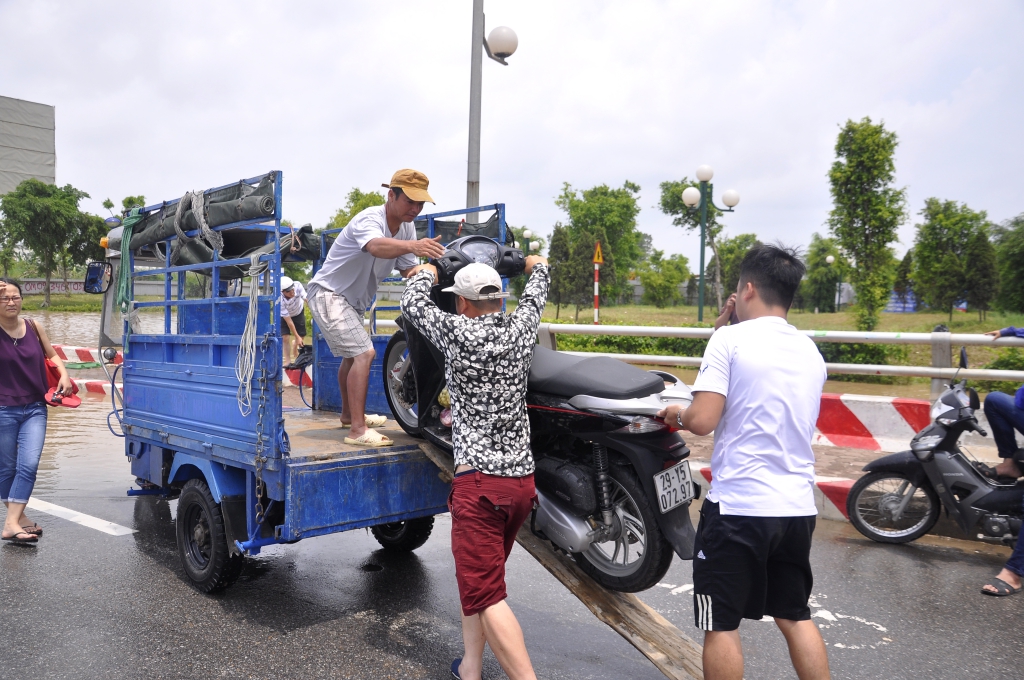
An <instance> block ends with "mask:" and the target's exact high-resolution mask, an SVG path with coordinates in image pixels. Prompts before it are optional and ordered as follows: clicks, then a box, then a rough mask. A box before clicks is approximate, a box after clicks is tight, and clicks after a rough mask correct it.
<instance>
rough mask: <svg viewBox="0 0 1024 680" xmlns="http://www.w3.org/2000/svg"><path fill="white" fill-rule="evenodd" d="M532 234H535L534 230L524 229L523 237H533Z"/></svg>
mask: <svg viewBox="0 0 1024 680" xmlns="http://www.w3.org/2000/svg"><path fill="white" fill-rule="evenodd" d="M532 236H533V232H532V231H530V230H529V229H524V230H523V238H531V237H532Z"/></svg>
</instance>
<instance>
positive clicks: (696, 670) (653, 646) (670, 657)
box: [420, 442, 704, 680]
mask: <svg viewBox="0 0 1024 680" xmlns="http://www.w3.org/2000/svg"><path fill="white" fill-rule="evenodd" d="M420 449H421V450H422V451H423V453H425V454H426V455H427V457H428V458H430V460H431V461H433V462H434V464H435V465H437V466H438V467H439V468H440V469H441V473H440V476H441V479H443V480H445V481H451V480H452V478H453V474H454V469H455V462H454V460H453V459H452V456H451V455H450V454H448V453H447V452H445V451H442V450H441V449H439V448H437V447H436V446H433V445H432V444H428V443H426V442H421V443H420ZM516 542H517V543H519V545H521V546H522V547H523V548H524V549H525V550H526V551H527V552H528V553H530V554H531V555H533V557H534V559H536V560H537V561H538V562H540V563H541V564H542V565H543V566H544V568H545V569H547V570H548V572H549V573H550V574H551V575H552V576H554V577H555V578H556V579H558V580H559V581H560V582H561V583H562V585H564V586H565V587H566V588H568V589H569V592H571V593H572V594H573V595H575V596H576V597H577V598H579V600H580V602H582V603H583V604H584V605H586V606H587V609H589V610H590V611H591V612H593V613H594V616H596V617H597V618H598V619H600V620H601V621H602V622H603V623H605V624H607V625H608V626H609V627H610V628H611V629H612V630H614V631H615V632H616V633H618V634H619V635H621V636H622V637H623V638H625V639H626V641H627V642H629V643H630V644H631V645H633V646H634V647H636V648H637V649H638V650H639V651H640V653H641V654H643V655H644V656H646V657H647V658H648V659H650V660H651V663H653V664H654V665H655V666H656V667H657V668H658V670H660V671H661V672H662V673H664V674H665V677H667V678H671V679H672V680H703V678H704V671H703V668H702V663H701V654H702V649H701V646H700V645H699V644H697V643H696V642H694V641H693V640H692V639H690V638H689V637H688V636H686V635H685V634H683V632H682V631H681V630H679V629H678V628H676V627H675V626H674V625H673V624H672V623H671V622H670V621H669V620H668V619H666V618H665V617H664V616H662V615H661V614H659V613H658V612H656V611H654V610H653V609H651V608H650V607H649V606H647V604H645V603H644V602H643V600H641V599H640V598H639V597H637V596H636V595H634V594H632V593H616V592H613V591H610V590H607V589H606V588H604V587H602V586H601V585H599V584H598V583H597V582H596V581H594V580H593V579H592V578H590V577H589V576H587V575H586V574H585V573H584V572H583V570H582V569H580V568H579V566H578V565H577V564H576V562H574V561H573V560H572V558H570V557H569V556H567V555H564V554H562V553H560V552H556V551H555V550H554V549H553V548H552V546H551V544H550V543H548V542H547V541H542V540H541V539H539V538H537V537H536V536H534V535H533V534H532V533H531V532H530V529H529V527H526V526H524V527H523V528H522V529H520V530H519V535H518V536H517V537H516Z"/></svg>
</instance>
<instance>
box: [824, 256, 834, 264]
mask: <svg viewBox="0 0 1024 680" xmlns="http://www.w3.org/2000/svg"><path fill="white" fill-rule="evenodd" d="M835 261H836V257H835V255H829V256H828V257H826V258H825V263H826V264H832V263H833V262H835Z"/></svg>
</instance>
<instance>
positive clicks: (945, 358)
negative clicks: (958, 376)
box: [930, 324, 953, 401]
mask: <svg viewBox="0 0 1024 680" xmlns="http://www.w3.org/2000/svg"><path fill="white" fill-rule="evenodd" d="M952 357H953V348H952V347H951V345H950V332H949V329H948V328H946V327H945V326H944V325H942V324H940V325H938V326H936V327H935V331H934V332H933V333H932V368H952V366H953V359H952ZM948 383H949V381H948V380H946V379H945V378H932V390H931V399H930V401H935V400H936V399H938V398H939V395H940V394H942V391H943V390H945V389H946V385H947V384H948Z"/></svg>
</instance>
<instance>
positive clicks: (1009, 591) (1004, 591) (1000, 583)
mask: <svg viewBox="0 0 1024 680" xmlns="http://www.w3.org/2000/svg"><path fill="white" fill-rule="evenodd" d="M4 540H6V539H4ZM992 581H993V583H986V584H985V585H988V586H992V587H993V588H995V590H994V591H993V590H985V589H984V588H982V589H981V594H982V595H991V596H992V597H1006V596H1007V595H1016V594H1017V593H1019V592H1020V591H1021V588H1014V587H1013V586H1011V585H1010V584H1009V583H1007V582H1006V581H1004V580H1003V579H1001V578H994V579H992Z"/></svg>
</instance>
